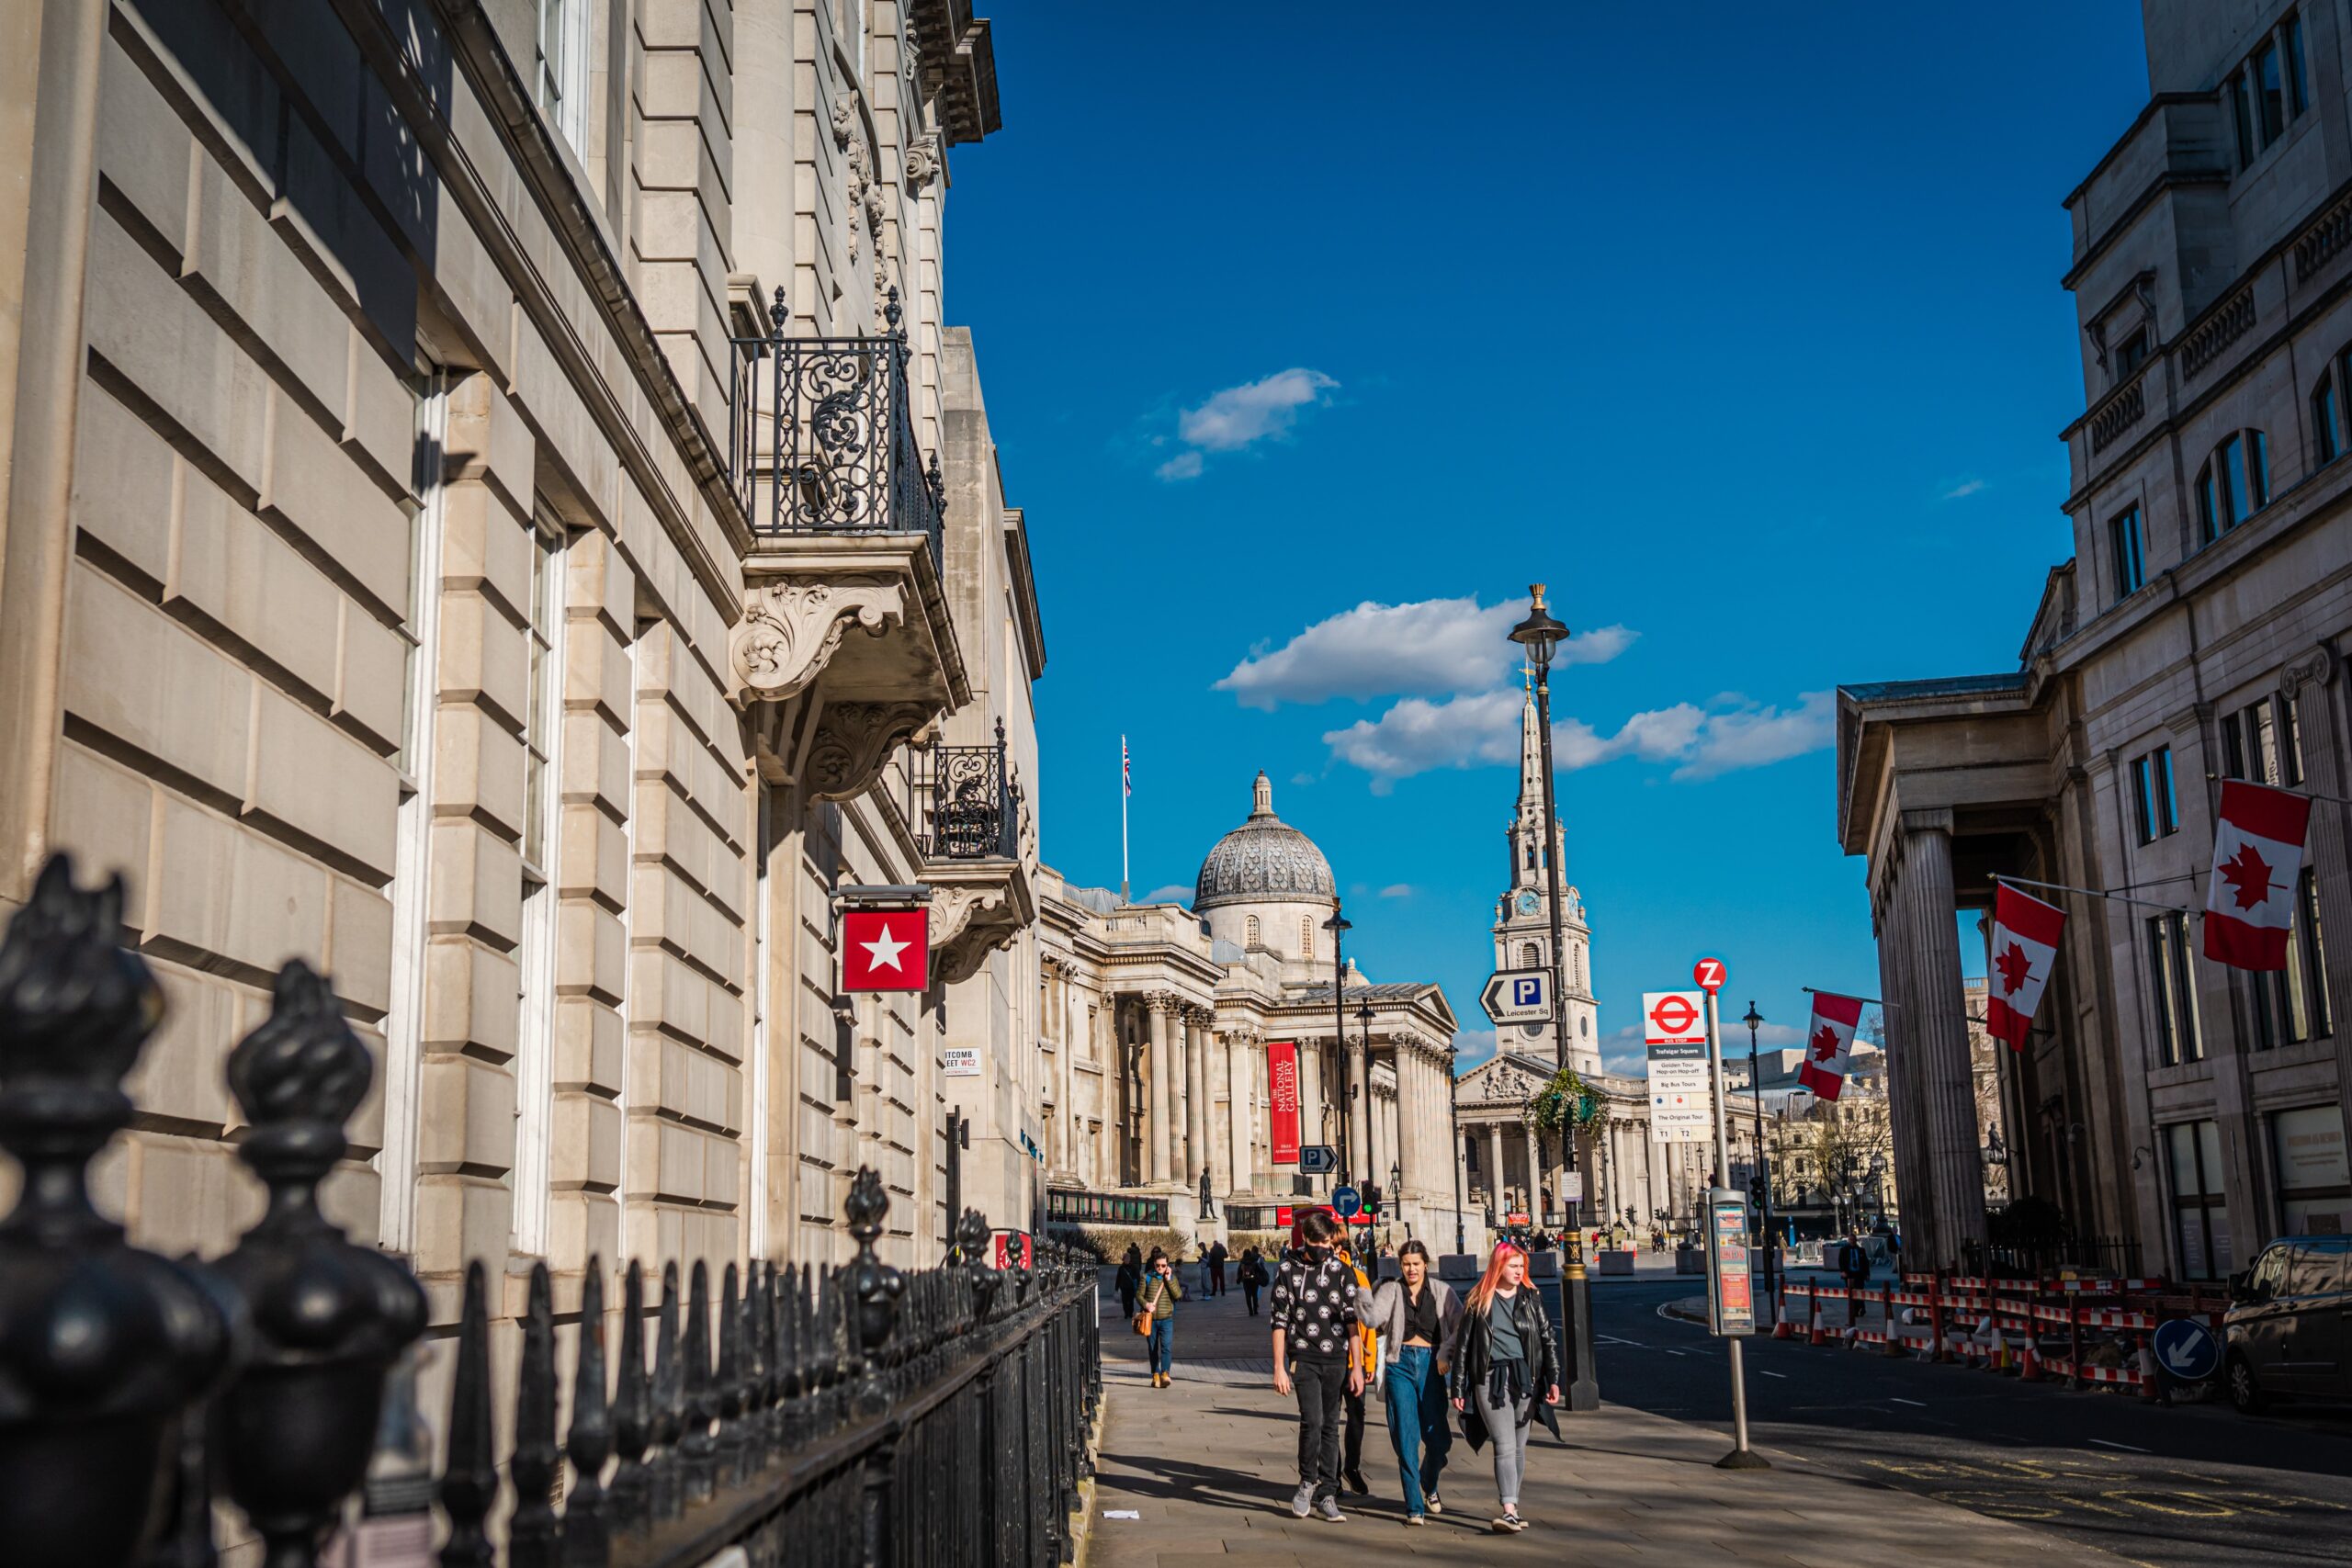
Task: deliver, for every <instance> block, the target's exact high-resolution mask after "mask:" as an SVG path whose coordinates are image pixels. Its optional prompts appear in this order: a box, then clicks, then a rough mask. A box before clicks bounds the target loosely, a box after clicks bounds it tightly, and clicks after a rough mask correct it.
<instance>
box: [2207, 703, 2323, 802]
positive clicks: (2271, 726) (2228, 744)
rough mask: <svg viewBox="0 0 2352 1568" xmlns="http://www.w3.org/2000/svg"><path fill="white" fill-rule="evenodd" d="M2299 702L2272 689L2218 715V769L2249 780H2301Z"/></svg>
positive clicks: (2286, 782) (2290, 785) (2295, 782)
mask: <svg viewBox="0 0 2352 1568" xmlns="http://www.w3.org/2000/svg"><path fill="white" fill-rule="evenodd" d="M2222 773H2223V774H2224V775H2225V776H2227V777H2229V778H2233V779H2245V780H2246V781H2247V782H2249V783H2251V784H2277V785H2281V786H2284V787H2287V788H2293V787H2294V786H2296V785H2298V784H2301V783H2302V782H2303V734H2302V716H2301V704H2300V703H2299V702H2298V701H2297V700H2296V699H2295V698H2293V697H2290V696H2289V695H2288V694H2286V693H2284V692H2273V693H2272V694H2270V695H2268V696H2267V697H2263V698H2260V699H2259V700H2257V701H2256V702H2253V703H2250V704H2248V705H2246V706H2245V707H2243V708H2240V709H2238V710H2237V711H2236V712H2235V713H2225V714H2223V715H2222Z"/></svg>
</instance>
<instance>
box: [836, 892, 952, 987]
mask: <svg viewBox="0 0 2352 1568" xmlns="http://www.w3.org/2000/svg"><path fill="white" fill-rule="evenodd" d="M930 988H931V911H930V910H928V909H844V910H842V990H844V991H927V990H929V989H930Z"/></svg>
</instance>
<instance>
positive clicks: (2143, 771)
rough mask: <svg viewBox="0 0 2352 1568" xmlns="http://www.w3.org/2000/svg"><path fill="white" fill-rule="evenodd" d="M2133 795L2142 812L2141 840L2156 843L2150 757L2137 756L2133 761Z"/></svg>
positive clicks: (2134, 801)
mask: <svg viewBox="0 0 2352 1568" xmlns="http://www.w3.org/2000/svg"><path fill="white" fill-rule="evenodd" d="M2131 795H2132V801H2133V804H2134V805H2135V806H2136V807H2137V808H2138V810H2139V813H2140V841H2141V842H2142V843H2143V844H2150V843H2154V842H2155V838H2156V796H2155V791H2154V789H2152V788H2150V787H2149V776H2148V759H2147V758H2145V757H2141V758H2137V759H2135V760H2134V761H2132V763H2131Z"/></svg>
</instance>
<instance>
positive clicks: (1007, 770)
mask: <svg viewBox="0 0 2352 1568" xmlns="http://www.w3.org/2000/svg"><path fill="white" fill-rule="evenodd" d="M1022 809H1023V801H1022V791H1021V782H1020V780H1019V779H1017V778H1015V777H1014V776H1013V774H1012V764H1011V763H1010V762H1008V761H1006V759H1005V749H1004V721H1003V720H1001V719H999V720H998V721H997V727H996V744H995V745H993V746H933V747H929V748H925V749H920V750H913V751H910V752H909V753H908V757H907V821H908V823H909V825H910V827H912V828H913V829H914V835H915V841H916V843H917V844H918V845H920V846H921V847H922V852H923V855H924V856H925V858H927V859H930V860H934V861H976V860H1011V861H1017V860H1019V859H1020V858H1021V831H1022V826H1023V823H1022Z"/></svg>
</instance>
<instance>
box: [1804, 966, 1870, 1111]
mask: <svg viewBox="0 0 2352 1568" xmlns="http://www.w3.org/2000/svg"><path fill="white" fill-rule="evenodd" d="M1861 1021H1862V998H1860V997H1838V996H1832V995H1830V994H1829V993H1828V992H1827V991H1815V992H1814V993H1813V1020H1812V1021H1811V1022H1809V1023H1807V1024H1806V1025H1805V1028H1804V1066H1802V1067H1799V1068H1798V1069H1797V1082H1799V1083H1801V1084H1803V1085H1804V1087H1805V1088H1807V1089H1811V1090H1813V1092H1814V1093H1815V1094H1817V1095H1819V1096H1820V1097H1821V1098H1822V1099H1824V1100H1835V1099H1837V1098H1838V1090H1840V1089H1844V1088H1845V1087H1846V1064H1847V1063H1848V1062H1849V1061H1850V1060H1851V1059H1852V1057H1853V1055H1854V1028H1855V1026H1856V1025H1857V1024H1859V1023H1860V1022H1861Z"/></svg>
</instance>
